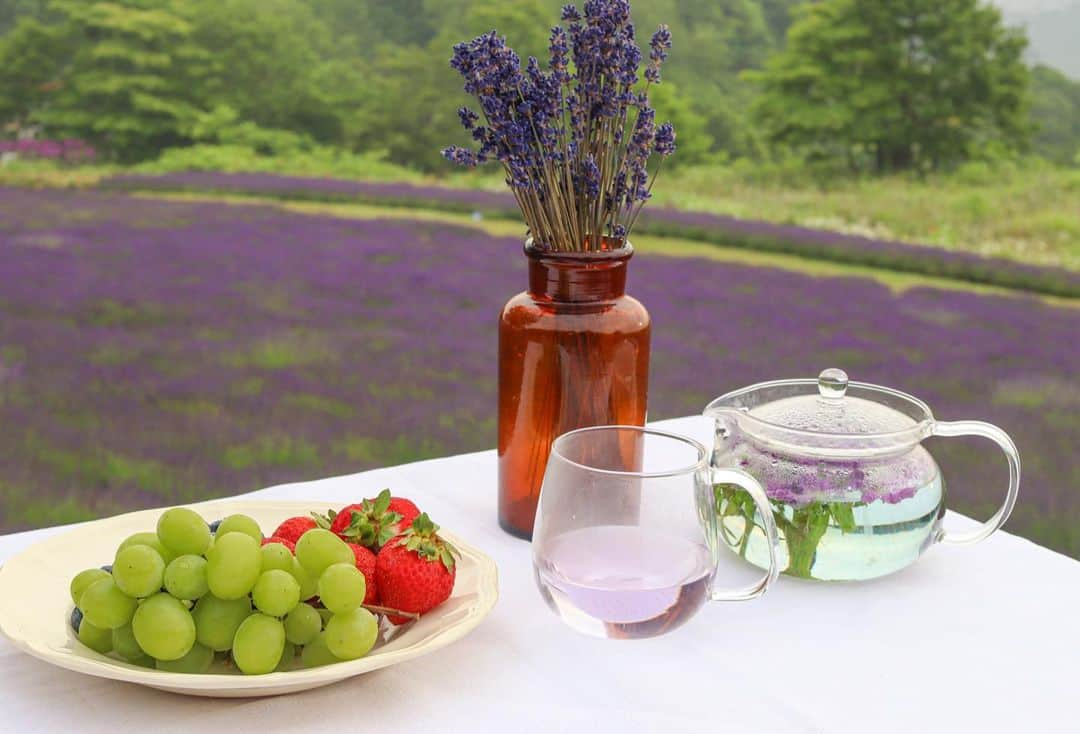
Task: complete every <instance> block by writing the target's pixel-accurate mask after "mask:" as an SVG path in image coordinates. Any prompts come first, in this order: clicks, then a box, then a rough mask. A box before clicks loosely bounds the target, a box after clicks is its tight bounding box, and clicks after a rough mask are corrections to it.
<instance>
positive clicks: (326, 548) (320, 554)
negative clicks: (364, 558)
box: [296, 528, 356, 579]
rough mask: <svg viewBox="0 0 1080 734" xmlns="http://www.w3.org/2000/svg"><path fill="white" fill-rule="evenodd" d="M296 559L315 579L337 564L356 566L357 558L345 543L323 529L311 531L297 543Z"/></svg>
mask: <svg viewBox="0 0 1080 734" xmlns="http://www.w3.org/2000/svg"><path fill="white" fill-rule="evenodd" d="M296 557H297V558H298V559H299V560H300V563H301V565H303V567H304V568H305V569H306V570H307V572H308V573H310V574H311V575H312V577H314V578H316V579H317V578H319V577H320V576H322V572H323V571H325V570H326V569H327V568H329V567H330V566H333V565H334V564H335V563H350V564H353V565H356V556H355V555H353V552H352V548H350V547H349V546H348V545H346V544H345V541H344V540H342V539H341V538H339V537H338V536H336V535H334V534H333V533H331V532H330V531H329V530H324V529H323V528H315V529H314V530H309V531H307V532H306V533H304V534H303V535H301V536H300V540H298V541H296Z"/></svg>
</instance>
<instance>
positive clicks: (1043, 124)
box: [1031, 66, 1080, 165]
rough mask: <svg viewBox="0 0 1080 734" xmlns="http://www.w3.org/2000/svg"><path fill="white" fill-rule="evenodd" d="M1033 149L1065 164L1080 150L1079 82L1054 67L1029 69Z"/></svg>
mask: <svg viewBox="0 0 1080 734" xmlns="http://www.w3.org/2000/svg"><path fill="white" fill-rule="evenodd" d="M1031 118H1032V120H1033V122H1034V125H1035V135H1034V137H1033V139H1032V148H1033V149H1034V151H1035V152H1036V153H1039V154H1040V155H1042V156H1045V157H1046V158H1047V159H1049V160H1051V161H1054V162H1055V163H1062V164H1065V165H1068V164H1069V163H1071V162H1072V161H1073V155H1074V154H1075V153H1076V151H1077V150H1080V82H1078V81H1074V80H1072V79H1070V78H1069V77H1067V76H1065V75H1064V74H1062V73H1061V72H1060V71H1058V70H1057V69H1052V68H1050V67H1049V66H1036V67H1035V68H1034V69H1032V72H1031Z"/></svg>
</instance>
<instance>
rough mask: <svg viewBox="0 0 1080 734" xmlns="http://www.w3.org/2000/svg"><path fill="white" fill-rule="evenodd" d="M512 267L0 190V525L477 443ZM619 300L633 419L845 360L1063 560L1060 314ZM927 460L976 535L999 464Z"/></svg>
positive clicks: (643, 263)
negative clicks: (629, 348) (646, 315)
mask: <svg viewBox="0 0 1080 734" xmlns="http://www.w3.org/2000/svg"><path fill="white" fill-rule="evenodd" d="M524 266H525V264H524V262H523V258H522V257H521V255H520V242H519V241H517V240H514V239H511V238H496V237H492V236H490V235H488V234H485V233H484V232H481V231H479V230H472V229H466V228H462V227H455V226H451V225H447V224H443V223H437V222H413V221H402V220H393V221H389V220H384V221H361V220H349V219H338V218H334V217H330V216H314V215H304V214H299V213H295V212H287V211H284V210H281V209H277V208H274V207H271V206H254V205H253V206H247V205H244V206H240V205H228V204H222V203H191V202H176V201H160V200H146V199H136V198H131V197H129V196H127V195H125V194H122V193H100V192H97V193H95V192H68V191H59V190H47V191H29V190H19V189H2V188H0V532H4V531H11V530H16V529H21V528H29V527H34V526H40V525H45V524H55V523H60V522H71V521H76V520H81V519H87V518H91V517H96V516H100V515H105V514H108V513H114V512H118V511H121V510H127V509H134V508H137V507H144V506H151V505H161V504H166V503H175V502H187V501H191V500H196V499H201V498H209V497H213V496H219V495H224V494H235V493H238V492H242V491H248V490H252V489H256V488H259V487H261V486H265V485H268V484H273V483H277V482H284V481H290V480H298V479H306V478H314V477H318V476H327V475H333V474H340V473H345V472H352V471H357V470H361V469H364V468H369V467H375V466H381V465H388V464H394V463H401V462H406V461H412V460H416V459H421V458H425V457H432V456H438V455H443V454H448V453H456V452H462V451H471V450H480V449H486V448H491V447H492V446H493V445H494V441H495V425H494V421H495V410H494V408H495V365H494V363H495V329H494V325H495V320H496V314H497V313H498V309H499V307H500V306H501V305H502V302H503V301H504V300H505V299H506V298H507V297H508V296H509V295H510V294H512V293H514V292H516V291H518V290H521V289H522V287H523V286H524V280H525V271H524ZM630 290H631V292H632V293H633V294H634V295H636V296H637V297H638V298H640V299H641V300H642V301H643V302H644V303H645V304H646V305H647V306H648V307H649V309H650V310H651V312H652V314H653V317H654V324H655V330H654V333H655V342H654V359H653V367H652V394H651V400H650V403H651V416H652V417H653V418H665V417H673V416H677V415H682V414H689V413H697V412H699V411H700V409H701V407H702V406H703V405H704V404H705V403H706V402H707V401H708V400H709V399H711V398H713V397H715V396H716V395H718V394H720V393H722V392H725V391H727V390H729V389H732V388H734V387H738V386H741V385H744V384H747V383H750V382H755V381H758V380H761V379H770V378H777V377H797V376H813V375H816V374H817V373H818V372H819V371H820V370H821V369H823V368H824V367H829V366H837V367H843V368H845V369H846V370H847V371H848V372H849V373H850V374H851V375H852V378H853V379H859V380H866V381H873V382H882V383H885V384H889V385H893V386H896V387H898V388H901V389H906V390H909V391H911V392H913V393H915V394H916V395H918V396H920V397H923V398H924V399H926V400H927V401H928V402H929V403H930V404H931V405H932V406H933V407H934V409H935V412H936V414H937V415H938V416H939V417H941V418H943V419H961V418H981V419H984V420H989V421H993V422H995V423H997V424H999V425H1000V426H1002V427H1003V428H1004V429H1005V430H1007V431H1009V432H1010V433H1011V434H1012V435H1013V437H1014V438H1015V439H1016V441H1017V443H1018V444H1019V446H1020V450H1021V454H1022V456H1023V459H1024V462H1025V467H1024V470H1025V475H1024V481H1023V485H1022V488H1021V501H1020V504H1019V505H1018V507H1017V511H1016V513H1015V515H1014V517H1013V520H1012V521H1010V523H1009V526H1008V528H1009V529H1010V530H1012V531H1013V532H1016V533H1020V534H1022V535H1025V536H1027V537H1030V538H1032V539H1033V540H1035V541H1037V542H1039V543H1042V544H1044V545H1047V546H1050V547H1052V548H1055V549H1058V550H1060V551H1063V552H1066V553H1069V554H1071V555H1073V556H1075V557H1080V492H1078V491H1077V489H1078V487H1080V460H1078V459H1077V453H1076V448H1075V447H1076V446H1077V445H1078V444H1080V420H1078V419H1077V416H1078V414H1080V345H1078V344H1077V335H1078V334H1080V310H1078V309H1077V308H1075V307H1063V306H1052V305H1049V304H1047V303H1045V302H1043V301H1041V300H1038V299H1037V298H1035V297H1024V296H1019V295H1018V296H1015V297H1012V296H992V295H986V294H977V293H973V292H967V291H962V290H937V289H930V288H916V289H912V290H908V291H905V292H903V293H900V294H897V293H894V292H893V291H891V290H890V289H889V288H887V287H886V286H884V285H882V284H880V283H878V282H877V281H873V280H869V279H862V278H817V277H811V276H808V275H803V274H800V273H798V272H793V271H789V270H779V269H765V268H751V267H747V266H740V265H731V264H725V263H721V262H714V261H710V260H698V259H690V258H675V257H665V256H644V255H640V256H638V257H637V258H636V259H635V261H634V262H633V263H632V266H631V283H630ZM931 449H932V450H933V451H934V452H935V454H936V455H937V456H938V457H939V458H940V460H941V463H942V464H943V466H944V468H945V471H946V476H947V477H948V478H949V482H950V483H949V491H950V505H951V506H953V507H955V508H956V509H958V510H961V511H964V512H967V513H970V514H974V515H978V516H985V515H987V514H988V513H989V512H990V511H991V510H992V508H993V507H995V506H996V505H997V503H998V501H999V497H1000V495H1001V494H1002V492H1003V489H1004V484H1005V477H1006V470H1005V466H1004V460H1003V459H1001V460H999V459H998V457H997V455H996V454H995V453H993V452H994V451H995V449H993V448H991V447H990V445H989V444H986V445H983V444H980V443H977V442H971V443H966V442H963V441H961V442H959V444H956V443H949V444H945V443H936V444H933V445H932V446H931ZM987 457H991V459H990V460H988V459H987ZM492 512H493V513H494V504H493V510H492Z"/></svg>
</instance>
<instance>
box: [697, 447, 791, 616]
mask: <svg viewBox="0 0 1080 734" xmlns="http://www.w3.org/2000/svg"><path fill="white" fill-rule="evenodd" d="M717 484H735V485H737V486H739V487H741V488H742V489H744V490H746V492H747V494H749V495H750V497H751V498H752V499H753V500H754V504H755V505H757V509H758V513H759V514H760V515H761V521H762V525H763V526H764V528H765V538H766V540H767V541H768V543H769V571H768V573H766V574H765V576H764V577H763V578H762V579H761V580H760V581H758V582H756V583H754V584H751V585H750V586H745V587H743V588H741V589H732V590H721V589H710V591H709V598H710V599H711V600H712V601H747V600H749V599H756V598H757V597H759V596H761V595H762V594H764V593H765V592H766V591H768V590H769V587H770V586H772V585H773V583H774V582H775V581H776V579H777V577H778V576H779V575H780V565H779V563H778V562H777V560H776V552H777V549H778V548H779V547H780V536H778V535H777V533H776V520H775V519H774V518H773V510H772V506H771V505H770V504H769V497H768V495H766V494H765V490H764V489H762V487H761V485H760V484H758V481H757V480H756V479H754V478H753V477H752V476H750V475H749V474H747V473H746V472H744V471H740V470H739V469H721V468H718V467H715V466H714V467H712V486H715V485H717Z"/></svg>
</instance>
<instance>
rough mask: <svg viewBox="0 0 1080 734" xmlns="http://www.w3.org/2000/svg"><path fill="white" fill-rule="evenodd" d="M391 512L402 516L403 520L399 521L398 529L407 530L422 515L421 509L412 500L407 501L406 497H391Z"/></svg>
mask: <svg viewBox="0 0 1080 734" xmlns="http://www.w3.org/2000/svg"><path fill="white" fill-rule="evenodd" d="M390 512H396V513H397V514H399V515H401V519H400V520H398V528H399V529H400V530H405V529H406V528H408V527H409V526H410V525H412V524H413V520H415V519H416V518H417V516H418V515H419V514H420V508H419V507H417V506H416V504H415V503H414V502H413V501H412V500H407V499H405V498H404V497H391V498H390Z"/></svg>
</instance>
